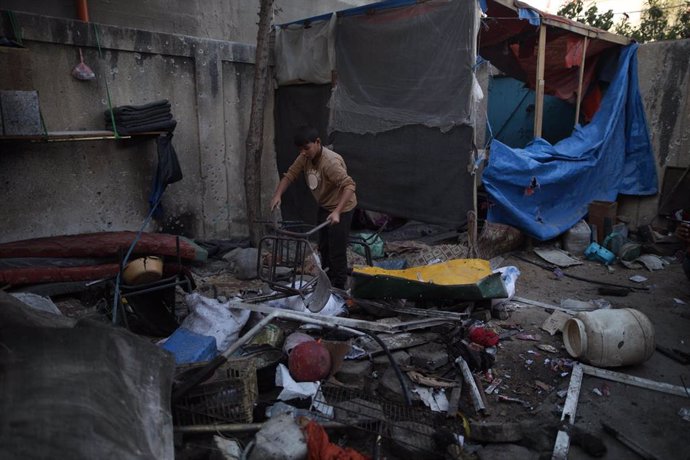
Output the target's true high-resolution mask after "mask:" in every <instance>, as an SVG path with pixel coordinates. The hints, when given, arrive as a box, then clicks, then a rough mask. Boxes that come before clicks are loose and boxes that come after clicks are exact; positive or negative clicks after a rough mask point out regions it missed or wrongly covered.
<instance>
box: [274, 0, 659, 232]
mask: <svg viewBox="0 0 690 460" xmlns="http://www.w3.org/2000/svg"><path fill="white" fill-rule="evenodd" d="M480 6H481V10H482V11H483V14H482V12H481V11H480ZM480 24H481V25H480ZM629 43H630V40H629V39H627V38H625V37H620V36H618V35H615V34H611V33H608V32H605V31H602V30H598V29H595V28H593V27H589V26H586V25H583V24H579V23H576V22H574V21H570V20H568V19H565V18H561V17H558V16H554V15H549V14H546V13H542V12H540V11H538V10H536V9H534V8H532V7H530V6H528V5H526V4H523V3H521V2H517V1H512V0H485V1H480V2H478V3H475V2H474V1H471V0H467V1H461V0H455V1H454V0H429V1H424V2H422V1H420V2H417V1H411V0H389V1H384V2H380V3H376V4H373V5H368V6H365V7H360V8H353V9H350V10H345V11H341V12H338V13H334V14H328V15H323V16H319V17H315V18H311V19H307V20H303V21H299V22H296V23H292V24H287V25H283V26H280V27H278V28H277V31H276V71H277V79H278V84H279V85H280V86H279V88H278V90H277V92H276V110H275V116H276V150H277V158H278V169H279V171H280V172H281V173H282V172H284V171H285V170H287V168H288V166H289V165H290V164H291V162H292V161H293V159H294V158H295V155H296V151H295V148H294V146H293V145H292V132H293V130H294V128H295V127H297V126H299V125H301V124H311V125H314V126H315V127H316V128H317V129H319V130H320V132H322V133H324V135H325V133H329V138H328V139H322V140H324V143H329V142H331V143H332V144H333V148H334V149H335V150H336V151H337V152H338V153H340V154H341V155H342V156H343V157H344V158H345V161H346V162H347V164H348V168H349V171H350V174H351V175H352V176H353V178H354V179H355V181H356V182H357V191H358V199H359V203H360V206H361V207H364V208H367V209H372V210H377V211H383V212H387V213H390V214H394V215H398V216H401V217H407V218H412V219H417V220H422V221H426V222H431V223H441V224H451V225H460V224H464V223H465V222H466V214H467V211H468V210H470V209H471V208H472V193H473V187H474V183H473V180H472V176H471V175H470V173H468V172H467V164H468V162H469V160H470V156H471V154H472V152H473V151H474V150H475V145H474V144H475V143H474V124H475V123H476V119H475V115H476V101H477V100H479V99H480V98H481V97H482V94H481V89H480V88H479V85H478V84H477V82H476V79H475V76H474V69H475V63H476V55H477V48H478V51H479V53H480V54H481V55H482V57H483V58H485V59H488V60H490V61H491V63H492V64H493V65H495V66H496V67H498V68H499V69H500V70H502V71H503V72H505V73H506V74H508V75H510V76H512V77H514V78H516V79H519V80H521V81H524V82H526V84H527V85H528V86H529V87H530V88H532V89H534V90H535V92H536V98H535V110H534V117H535V122H534V137H535V141H534V142H533V143H531V144H530V145H528V146H527V147H526V148H525V149H511V148H510V147H509V146H506V145H504V144H502V143H500V142H498V141H495V140H494V141H493V142H491V145H490V157H489V164H488V167H487V168H486V170H485V171H484V174H483V182H484V185H485V187H486V189H487V191H488V193H489V198H490V201H491V202H490V205H491V207H490V210H489V215H488V218H489V220H491V221H495V222H500V223H505V224H509V225H513V226H516V227H518V228H520V229H521V230H522V231H523V232H525V233H527V234H529V235H531V236H533V237H536V238H539V239H548V238H552V237H554V236H557V235H558V234H560V233H562V232H563V231H565V230H567V229H568V228H570V227H571V226H572V225H573V224H575V223H576V222H577V221H578V220H579V219H581V218H582V217H583V216H584V215H585V214H586V209H587V205H588V204H589V202H591V201H593V200H601V199H603V200H612V199H614V200H615V197H616V196H617V194H618V193H624V194H640V195H644V194H653V193H656V171H655V167H654V161H653V157H652V153H651V146H650V143H649V135H648V133H647V128H646V121H645V118H644V112H643V110H642V105H641V100H640V96H639V91H638V89H637V74H636V57H635V50H636V48H635V45H629ZM332 88H333V89H332ZM544 94H550V95H553V96H555V97H558V98H560V99H563V100H565V101H569V102H571V103H573V104H575V106H576V109H575V117H574V119H573V125H574V126H575V131H574V133H573V135H572V136H571V137H570V138H567V139H565V140H563V141H561V142H559V143H557V144H556V145H554V146H551V144H549V143H548V142H546V141H545V140H543V139H541V131H542V120H543V98H544ZM600 106H601V107H602V109H599V107H600ZM580 119H582V120H586V121H590V120H591V122H590V123H589V124H588V125H586V126H585V127H582V126H581V125H579V124H578V122H579V121H580ZM300 185H302V184H300ZM292 188H293V190H292V191H291V192H292V193H291V194H286V195H285V196H284V199H283V203H284V207H283V212H284V215H286V216H287V217H288V218H290V217H299V218H301V219H303V220H308V221H310V220H313V215H310V214H309V213H303V212H302V213H300V211H299V209H303V206H302V205H301V203H299V202H300V201H301V202H304V201H305V200H309V198H307V195H308V193H307V191H306V187H302V189H301V190H299V189H298V190H294V189H295V188H296V187H292Z"/></svg>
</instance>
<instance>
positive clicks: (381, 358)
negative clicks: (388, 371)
mask: <svg viewBox="0 0 690 460" xmlns="http://www.w3.org/2000/svg"><path fill="white" fill-rule="evenodd" d="M391 355H393V361H395V362H396V363H397V364H398V365H399V366H407V365H408V364H410V354H409V353H408V352H406V351H404V350H399V351H394V352H393V353H391ZM372 363H373V364H374V368H375V369H381V368H382V369H385V368H387V367H388V366H390V364H391V361H390V359H388V355H386V354H385V353H384V354H381V355H378V356H377V357H375V358H374V359H373V360H372Z"/></svg>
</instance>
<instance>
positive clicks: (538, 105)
mask: <svg viewBox="0 0 690 460" xmlns="http://www.w3.org/2000/svg"><path fill="white" fill-rule="evenodd" d="M545 54H546V26H545V25H543V24H542V25H541V26H539V48H538V50H537V81H536V83H537V84H536V88H535V89H536V95H535V101H534V137H541V125H542V120H543V118H544V59H545Z"/></svg>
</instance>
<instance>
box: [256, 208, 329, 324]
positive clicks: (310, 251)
mask: <svg viewBox="0 0 690 460" xmlns="http://www.w3.org/2000/svg"><path fill="white" fill-rule="evenodd" d="M328 224H329V222H328V221H326V222H323V223H321V224H320V225H318V226H316V227H314V228H312V229H311V230H309V231H307V232H293V231H290V230H286V229H284V228H280V227H279V226H278V223H277V221H274V222H273V225H272V228H273V232H274V234H272V235H266V236H264V237H263V238H261V240H260V241H259V248H258V256H257V261H256V267H257V273H258V275H259V279H260V280H261V281H264V282H265V283H267V284H268V285H269V286H270V287H271V289H273V290H274V291H277V292H281V293H283V294H285V295H287V296H294V295H299V296H300V297H302V298H303V299H304V298H305V297H306V296H307V295H308V294H309V293H311V292H314V291H315V290H316V289H318V286H317V285H319V284H323V283H325V282H326V281H328V277H327V276H325V273H323V274H322V273H318V274H317V276H315V277H313V278H311V279H309V280H307V276H305V275H307V274H306V257H307V256H311V257H312V258H313V260H314V261H315V262H316V261H318V258H317V256H316V253H315V251H314V248H313V247H312V244H311V242H310V238H311V237H312V236H313V235H314V234H316V233H317V232H318V231H319V230H321V229H322V228H323V227H325V226H326V225H328ZM266 253H267V254H268V256H265V254H266ZM315 265H318V264H315ZM280 267H284V268H287V269H289V270H290V275H289V280H288V281H289V282H288V283H285V282H284V281H283V280H281V279H279V276H278V268H280ZM317 268H318V269H319V270H320V268H321V267H320V266H318V267H317ZM320 272H323V270H320ZM325 287H327V290H328V291H329V293H328V295H330V282H328V285H327V286H325ZM323 290H324V289H321V291H323ZM326 300H327V299H326ZM321 307H323V305H322V306H321ZM310 309H312V308H310ZM320 309H321V308H318V309H314V311H318V310H320Z"/></svg>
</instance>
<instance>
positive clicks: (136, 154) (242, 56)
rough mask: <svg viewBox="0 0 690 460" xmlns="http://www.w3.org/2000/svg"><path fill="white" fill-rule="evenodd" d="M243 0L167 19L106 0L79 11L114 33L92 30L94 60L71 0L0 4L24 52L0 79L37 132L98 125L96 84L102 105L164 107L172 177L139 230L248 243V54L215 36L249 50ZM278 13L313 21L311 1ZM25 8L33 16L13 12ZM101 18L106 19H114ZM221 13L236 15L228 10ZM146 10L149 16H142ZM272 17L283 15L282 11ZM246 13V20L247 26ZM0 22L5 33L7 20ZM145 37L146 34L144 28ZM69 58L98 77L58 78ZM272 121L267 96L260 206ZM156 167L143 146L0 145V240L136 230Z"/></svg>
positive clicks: (250, 27) (197, 6)
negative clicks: (17, 92)
mask: <svg viewBox="0 0 690 460" xmlns="http://www.w3.org/2000/svg"><path fill="white" fill-rule="evenodd" d="M190 3H191V4H192V5H190ZM202 3H203V5H202ZM254 3H255V4H256V5H255V7H254V8H246V3H244V2H221V1H213V2H210V1H209V2H176V7H175V8H174V9H173V8H170V7H169V2H164V1H162V0H156V1H143V2H141V1H140V2H138V3H137V4H135V3H134V2H130V1H123V2H117V4H116V6H117V8H116V6H114V5H113V2H109V1H105V0H103V1H91V2H89V6H90V8H91V19H92V22H97V21H96V20H97V19H98V18H99V17H100V18H102V20H103V21H104V22H106V21H105V19H106V18H107V19H108V20H109V21H110V22H107V23H108V24H114V25H105V24H100V25H99V26H98V30H99V41H100V44H101V48H102V51H103V56H102V57H100V54H99V51H98V47H97V40H96V36H95V33H94V28H93V27H89V25H87V24H85V23H82V22H80V21H75V20H72V19H69V18H70V17H72V16H73V15H72V8H73V3H72V2H68V1H56V2H43V1H42V2H23V3H22V2H14V1H11V0H3V1H1V2H0V8H14V9H15V10H16V11H15V14H16V17H17V19H18V22H19V24H20V26H21V31H22V36H23V39H24V42H25V45H26V46H27V48H28V49H29V51H28V52H27V53H25V55H23V57H22V60H23V61H24V64H25V66H23V67H22V68H8V66H2V65H0V82H3V81H5V82H7V81H14V82H22V84H25V85H28V88H30V89H36V90H38V91H39V98H40V105H41V111H42V115H43V118H44V119H45V123H46V126H47V129H48V130H49V131H77V130H79V131H81V130H102V129H104V124H103V111H104V110H106V109H107V96H106V82H107V88H108V89H109V90H110V95H111V99H112V103H113V105H114V106H117V105H125V104H143V103H147V102H152V101H155V100H158V99H168V100H170V102H171V105H172V113H173V116H174V117H175V119H176V120H177V121H178V125H177V128H176V129H175V133H174V134H175V135H174V140H173V145H174V146H175V149H176V150H177V154H178V157H179V159H180V163H181V167H182V170H183V173H184V179H183V180H182V181H180V182H178V183H175V184H172V185H170V186H169V187H168V189H167V191H166V192H165V194H164V198H163V201H162V208H163V215H162V216H161V217H159V218H157V220H155V221H154V222H153V223H152V224H150V225H149V226H148V228H147V230H162V231H169V232H175V233H180V234H185V235H188V236H191V237H195V238H200V239H210V238H234V237H242V236H246V235H247V234H248V227H247V222H246V208H245V200H244V177H243V176H244V150H245V147H244V144H245V140H246V136H247V131H248V126H249V112H250V108H251V95H252V84H253V73H254V65H253V62H254V46H253V45H249V44H244V43H240V42H238V41H226V40H227V39H228V38H229V39H231V40H245V41H248V42H254V41H255V39H256V22H257V20H256V19H258V18H257V17H256V10H258V1H256V2H252V4H254ZM286 3H289V2H280V1H279V2H278V3H277V4H278V5H279V6H281V4H283V5H282V6H281V7H282V8H283V9H284V10H289V13H290V14H292V15H294V17H292V18H290V20H291V19H296V18H300V17H306V16H311V15H313V14H318V13H320V12H323V11H320V10H319V11H314V5H309V3H310V2H307V1H306V0H305V1H304V2H301V1H297V2H295V3H294V4H291V5H289V8H287V7H285V4H286ZM343 3H345V6H351V5H348V4H347V3H349V2H342V1H331V2H324V4H326V5H327V6H328V8H330V9H331V10H332V9H339V8H340V6H342V5H343ZM359 3H360V4H361V3H364V2H359ZM226 4H227V5H226ZM240 4H241V5H242V6H244V8H241V7H240V6H239V5H240ZM319 4H320V5H321V6H322V7H323V4H321V3H319ZM135 5H140V6H141V8H135ZM310 7H311V8H310ZM31 8H34V9H35V10H38V11H35V13H41V14H33V13H25V12H20V11H22V10H24V11H26V10H30V9H31ZM108 8H110V9H118V11H119V13H118V14H119V15H116V14H114V11H110V10H108ZM300 8H302V9H300ZM201 9H204V11H203V12H202V13H203V14H202V13H200V10H201ZM226 9H227V11H226ZM327 10H328V9H326V11H327ZM232 11H235V12H236V13H237V15H235V16H233V14H234V13H233V14H230V13H231V12H232ZM128 12H129V13H128ZM106 13H107V14H106ZM111 13H112V14H111ZM130 13H131V14H130ZM154 13H157V15H158V17H155V18H154V16H156V14H154ZM197 13H198V15H197ZM240 13H241V14H242V15H245V16H241V15H240ZM280 14H281V15H286V16H287V13H286V12H285V11H281V12H280ZM204 15H211V16H213V17H212V18H207V17H205V16H204ZM247 15H251V16H252V19H251V21H250V20H249V19H248V16H247ZM60 16H62V17H60ZM280 22H283V21H282V20H281V21H280ZM128 24H129V26H127V27H125V26H126V25H128ZM131 25H136V26H137V27H132V26H131ZM2 26H3V29H4V30H6V31H7V30H9V29H8V24H7V23H4V24H2ZM139 27H141V28H139ZM148 27H150V28H151V29H153V31H151V30H145V29H142V28H148ZM237 31H239V32H237ZM169 32H174V34H172V33H169ZM6 33H7V32H6ZM182 33H189V34H192V35H194V34H197V35H200V36H192V35H182ZM228 35H232V36H231V37H227V36H228ZM221 37H226V38H225V39H224V40H220V39H219V38H221ZM80 48H81V49H82V51H83V53H84V60H85V62H86V63H87V64H88V65H89V66H91V67H92V68H93V70H94V71H95V72H96V74H97V79H96V80H94V81H90V82H81V81H77V80H75V79H73V78H72V77H71V75H70V72H71V69H72V68H73V67H74V65H75V64H76V63H77V62H78V59H79V54H78V53H79V51H78V50H79V49H80ZM1 63H2V61H0V64H1ZM24 67H25V68H24ZM14 72H21V75H18V74H15V73H14ZM3 74H4V75H3ZM6 89H27V88H20V87H15V88H12V87H6ZM272 111H273V101H272V91H269V104H268V107H267V108H266V116H265V128H264V140H263V143H264V150H263V159H262V164H263V171H262V178H263V180H262V195H263V202H264V203H266V204H267V203H268V200H269V198H270V195H271V194H272V192H273V189H274V188H275V184H276V181H277V175H276V174H275V153H274V142H273V116H272ZM155 167H156V147H155V141H154V139H152V138H142V137H137V138H134V139H131V140H118V141H113V140H100V141H79V142H60V143H37V144H34V143H28V142H24V141H22V142H0V184H2V190H3V198H4V200H3V201H4V203H3V206H1V207H0V221H2V232H1V233H0V242H7V241H15V240H20V239H27V238H36V237H43V236H52V235H60V234H75V233H84V232H94V231H115V230H137V229H138V228H139V227H140V226H141V225H142V222H143V221H144V218H145V217H146V215H147V212H148V202H147V198H148V195H149V193H150V190H151V186H152V181H153V176H154V174H155Z"/></svg>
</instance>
